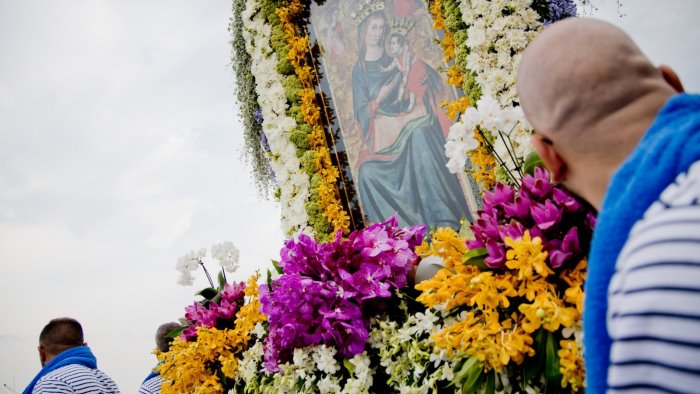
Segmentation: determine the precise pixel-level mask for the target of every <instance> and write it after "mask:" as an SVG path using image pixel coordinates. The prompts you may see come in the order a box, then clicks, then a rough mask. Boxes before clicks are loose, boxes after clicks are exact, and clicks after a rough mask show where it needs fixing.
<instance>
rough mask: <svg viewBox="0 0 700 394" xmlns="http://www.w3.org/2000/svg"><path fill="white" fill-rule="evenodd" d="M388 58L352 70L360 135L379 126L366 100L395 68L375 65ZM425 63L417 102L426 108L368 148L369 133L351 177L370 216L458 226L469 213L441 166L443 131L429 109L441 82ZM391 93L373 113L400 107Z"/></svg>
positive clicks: (455, 183) (393, 111)
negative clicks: (389, 138)
mask: <svg viewBox="0 0 700 394" xmlns="http://www.w3.org/2000/svg"><path fill="white" fill-rule="evenodd" d="M363 63H364V66H363ZM390 63H391V58H390V57H388V56H386V54H385V55H384V56H382V57H381V58H380V59H379V60H376V61H364V62H361V61H360V62H358V63H357V64H356V65H355V67H354V68H353V71H352V91H353V105H354V110H355V119H357V121H358V123H359V124H360V127H361V128H362V131H363V132H364V134H365V136H366V137H367V134H368V133H371V132H376V133H381V132H382V130H374V129H373V128H374V120H373V119H372V117H371V116H370V115H371V114H370V113H371V111H372V109H373V108H372V105H371V103H372V102H373V101H374V100H375V99H376V98H377V96H378V94H379V91H380V89H381V87H382V86H384V85H386V84H388V83H389V82H390V81H391V80H392V78H393V77H394V76H395V74H396V73H398V72H399V71H398V70H396V69H394V70H391V71H387V72H383V71H381V68H382V67H386V66H387V65H388V64H390ZM425 68H426V71H427V73H426V78H425V79H426V83H427V84H428V88H427V90H426V93H425V97H424V98H423V102H424V103H425V107H426V109H427V111H428V114H427V115H426V116H423V117H420V118H416V119H414V120H412V121H410V122H409V123H407V124H406V126H404V128H403V130H401V133H400V134H399V137H398V138H397V140H396V141H395V142H394V143H393V144H392V145H391V146H389V147H386V148H384V149H382V150H381V151H378V152H374V147H373V146H372V140H373V139H372V138H368V139H367V144H368V147H367V148H368V152H369V154H368V155H367V156H366V157H364V158H361V159H360V165H359V172H358V179H357V181H356V183H357V185H358V189H359V194H360V200H361V202H362V209H363V211H364V214H365V216H366V217H367V219H369V220H370V221H371V222H380V221H383V220H384V219H386V218H387V217H389V216H391V215H393V214H394V213H397V214H398V219H399V223H400V224H401V225H404V226H405V225H414V224H427V225H428V226H447V227H451V228H453V229H459V227H460V218H461V217H463V216H464V217H467V218H468V219H470V220H471V216H470V213H469V208H468V206H467V203H466V200H465V198H464V194H463V192H462V189H461V186H460V184H459V181H458V179H457V176H456V175H454V174H452V173H450V172H449V171H448V169H447V167H446V163H447V156H445V137H444V135H443V131H442V128H441V126H440V123H439V121H438V118H437V116H436V114H435V110H436V109H435V108H436V105H435V97H434V95H435V93H436V90H437V89H440V86H442V82H441V80H440V76H439V74H437V72H435V70H433V69H432V68H430V67H428V66H427V65H426V66H425ZM396 94H397V92H396V89H395V91H394V92H392V94H390V95H389V97H388V98H387V100H385V101H384V103H392V104H384V103H382V104H380V105H379V106H378V107H377V108H376V109H374V111H375V112H374V113H375V114H381V115H383V116H396V115H398V114H399V113H400V112H401V108H399V107H400V105H399V104H396V103H395V102H394V100H393V98H395V97H396ZM392 95H393V97H391V96H392ZM375 105H376V104H375Z"/></svg>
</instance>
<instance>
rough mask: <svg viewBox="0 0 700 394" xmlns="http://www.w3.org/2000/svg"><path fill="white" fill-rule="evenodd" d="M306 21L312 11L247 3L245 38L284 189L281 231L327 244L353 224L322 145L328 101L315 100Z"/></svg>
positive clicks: (267, 0) (264, 0)
mask: <svg viewBox="0 0 700 394" xmlns="http://www.w3.org/2000/svg"><path fill="white" fill-rule="evenodd" d="M235 1H236V2H243V0H235ZM239 8H240V7H239ZM307 13H308V4H302V3H301V2H300V1H298V0H292V1H281V2H280V1H273V0H258V1H256V0H248V1H245V7H244V9H243V11H242V13H241V15H242V17H241V20H242V27H241V29H242V34H241V36H242V38H243V39H244V41H245V48H246V50H247V53H248V55H249V56H250V58H251V65H250V71H251V74H252V76H253V77H254V78H255V81H256V86H255V87H256V93H257V102H258V104H259V107H260V113H261V118H262V123H263V126H262V133H263V135H264V137H265V140H266V142H267V143H268V145H269V147H270V165H271V167H272V170H273V172H274V174H275V179H276V181H277V184H278V186H279V188H278V190H277V192H276V196H277V197H278V198H279V200H280V202H281V204H282V228H283V230H284V231H285V232H286V233H287V234H289V235H291V234H292V233H294V232H296V231H298V230H300V229H301V228H306V229H308V230H312V231H313V232H314V233H315V234H316V235H317V236H319V237H321V238H322V239H329V238H330V237H331V234H334V233H335V232H337V231H338V230H341V231H343V232H345V233H347V231H348V230H349V216H348V214H347V213H346V212H345V210H344V208H343V206H342V204H341V203H340V200H339V198H338V193H339V192H338V187H337V185H336V180H337V178H338V176H339V171H338V169H337V168H336V167H335V166H334V165H333V164H332V163H331V158H330V151H329V149H328V144H327V142H326V140H325V135H324V133H325V131H324V124H323V122H322V120H321V109H322V108H323V107H324V101H323V98H322V97H321V96H320V95H319V94H317V93H316V86H317V83H318V82H317V79H318V78H317V75H316V72H315V67H314V64H313V58H312V54H311V46H310V44H309V39H308V37H307V36H306V34H305V26H306V23H305V22H304V21H305V15H306V14H307ZM307 224H308V225H309V227H306V226H307Z"/></svg>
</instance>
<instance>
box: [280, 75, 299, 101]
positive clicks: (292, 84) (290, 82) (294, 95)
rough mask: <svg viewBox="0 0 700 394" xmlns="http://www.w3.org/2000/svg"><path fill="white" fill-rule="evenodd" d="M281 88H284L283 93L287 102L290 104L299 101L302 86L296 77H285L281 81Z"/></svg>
mask: <svg viewBox="0 0 700 394" xmlns="http://www.w3.org/2000/svg"><path fill="white" fill-rule="evenodd" d="M282 86H284V93H285V94H286V95H287V100H289V101H290V102H292V103H296V102H298V101H299V100H301V87H302V86H301V82H300V81H299V78H297V76H296V75H287V77H286V78H284V79H283V80H282Z"/></svg>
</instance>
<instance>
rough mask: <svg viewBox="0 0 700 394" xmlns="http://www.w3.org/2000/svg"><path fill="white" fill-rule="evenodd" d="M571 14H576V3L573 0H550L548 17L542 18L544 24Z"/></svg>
mask: <svg viewBox="0 0 700 394" xmlns="http://www.w3.org/2000/svg"><path fill="white" fill-rule="evenodd" d="M572 16H576V3H574V1H573V0H550V2H549V17H548V18H547V19H545V20H544V25H545V26H546V25H550V24H552V23H554V22H556V21H558V20H562V19H565V18H569V17H572Z"/></svg>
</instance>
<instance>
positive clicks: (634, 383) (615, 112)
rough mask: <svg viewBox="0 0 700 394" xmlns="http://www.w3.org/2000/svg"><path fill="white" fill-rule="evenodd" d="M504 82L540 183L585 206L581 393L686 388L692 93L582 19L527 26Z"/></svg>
mask: <svg viewBox="0 0 700 394" xmlns="http://www.w3.org/2000/svg"><path fill="white" fill-rule="evenodd" d="M685 50H688V51H690V50H694V49H692V48H686V49H685ZM517 88H518V94H519V96H520V103H521V105H522V108H523V111H524V112H525V115H526V117H527V118H528V120H529V121H530V123H531V124H532V126H533V128H534V130H535V134H534V135H533V145H534V147H535V149H536V150H537V152H538V153H539V155H540V156H541V158H542V160H543V162H544V163H545V165H546V166H547V167H548V168H549V170H550V172H551V174H552V178H553V180H554V181H556V182H559V183H561V184H563V185H564V186H566V187H567V188H568V189H569V190H571V191H572V192H574V193H576V194H578V195H579V196H580V197H582V198H583V199H585V200H587V201H588V202H589V203H590V204H591V205H592V206H593V207H595V208H596V209H597V210H598V211H599V212H598V224H597V225H596V228H595V231H594V236H593V242H592V245H591V253H590V256H589V271H588V278H587V282H586V299H585V304H584V316H583V331H584V348H585V359H586V360H585V361H586V370H587V376H586V385H587V388H586V391H587V393H593V394H595V393H603V392H625V393H627V392H645V393H647V392H673V393H690V392H695V393H698V392H700V204H699V203H698V201H700V97H699V96H697V95H689V94H684V93H683V86H682V85H681V83H680V81H679V79H678V77H677V76H676V74H675V73H674V72H673V71H672V70H671V69H670V68H668V67H665V66H661V67H658V68H657V67H654V65H652V64H651V63H650V62H649V60H648V59H647V58H646V57H645V56H644V55H643V54H642V52H641V51H640V50H639V48H638V47H637V46H636V45H635V44H634V42H632V40H631V39H630V38H629V37H628V36H627V35H626V34H625V33H624V32H622V31H621V30H619V29H617V28H616V27H614V26H612V25H610V24H608V23H605V22H602V21H598V20H594V19H587V18H570V19H566V20H563V21H560V22H557V23H555V24H553V25H551V26H550V27H548V28H546V29H545V30H544V31H543V32H542V33H540V34H539V35H538V36H537V37H536V38H535V39H534V40H533V41H532V43H531V44H530V45H529V46H528V47H527V49H526V50H525V52H524V53H523V56H522V60H521V63H520V65H519V69H518V79H517Z"/></svg>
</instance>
